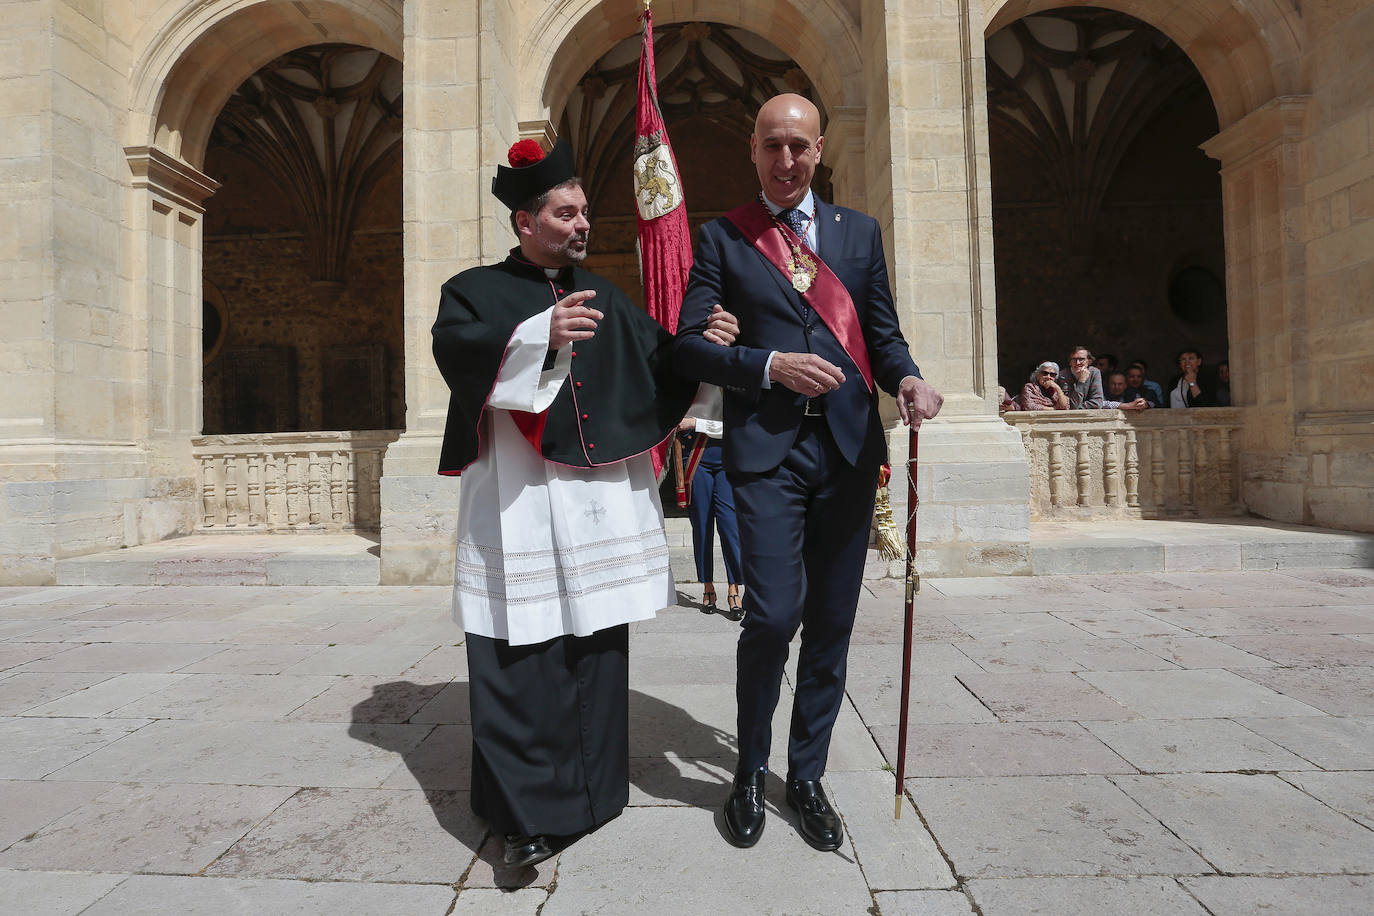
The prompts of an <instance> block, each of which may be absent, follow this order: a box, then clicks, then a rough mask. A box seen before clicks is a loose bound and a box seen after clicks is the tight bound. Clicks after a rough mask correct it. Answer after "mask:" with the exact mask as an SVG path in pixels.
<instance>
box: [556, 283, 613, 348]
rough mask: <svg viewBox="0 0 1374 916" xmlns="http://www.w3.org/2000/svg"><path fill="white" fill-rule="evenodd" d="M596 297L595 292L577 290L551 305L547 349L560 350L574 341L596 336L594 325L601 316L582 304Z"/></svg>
mask: <svg viewBox="0 0 1374 916" xmlns="http://www.w3.org/2000/svg"><path fill="white" fill-rule="evenodd" d="M595 295H596V291H595V290H590V289H584V290H578V291H577V292H575V293H573V294H572V295H569V296H564V297H563V298H562V299H559V300H558V301H557V302H555V303H554V305H553V319H552V320H551V321H550V322H549V349H550V350H559V349H562V348H563V346H564V344H569V343H572V342H573V341H574V340H590V339H591V338H592V337H594V336H595V335H596V323H597V322H598V321H600V320H601V318H602V315H601V313H600V312H598V311H597V310H596V309H594V308H590V307H588V306H587V305H585V304H584V303H585V302H586V301H587V300H588V299H591V298H592V297H594V296H595Z"/></svg>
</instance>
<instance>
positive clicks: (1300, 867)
mask: <svg viewBox="0 0 1374 916" xmlns="http://www.w3.org/2000/svg"><path fill="white" fill-rule="evenodd" d="M1109 778H1110V779H1111V780H1112V781H1113V782H1114V783H1115V784H1116V785H1118V786H1120V787H1121V789H1122V790H1123V791H1124V792H1126V793H1127V794H1128V795H1130V796H1131V798H1133V799H1135V800H1136V801H1137V802H1139V803H1140V805H1141V807H1143V808H1144V809H1145V810H1146V811H1149V812H1150V814H1151V815H1153V816H1154V817H1157V818H1158V819H1159V820H1160V821H1161V822H1162V823H1163V824H1164V825H1165V826H1166V827H1168V828H1169V829H1170V830H1171V831H1172V832H1173V833H1175V834H1177V835H1178V836H1179V837H1180V838H1181V839H1183V840H1184V841H1185V842H1187V843H1188V845H1190V846H1191V847H1193V848H1194V849H1196V850H1197V851H1198V852H1199V853H1200V854H1201V855H1202V856H1203V857H1204V858H1206V859H1207V861H1208V862H1210V863H1212V864H1213V865H1215V866H1216V867H1217V869H1219V870H1220V871H1223V872H1230V873H1241V874H1257V873H1266V872H1268V873H1280V874H1287V873H1317V872H1335V873H1340V872H1356V873H1358V872H1371V871H1374V832H1372V831H1370V830H1368V829H1367V828H1365V827H1363V826H1361V825H1359V824H1357V823H1355V822H1354V821H1353V820H1351V819H1350V818H1348V817H1346V816H1345V815H1342V814H1338V813H1337V812H1335V811H1333V810H1331V809H1330V808H1328V807H1327V806H1326V805H1323V804H1322V803H1321V802H1318V801H1316V800H1314V799H1313V798H1311V797H1309V796H1308V795H1305V794H1304V793H1303V792H1301V791H1299V790H1298V789H1296V788H1294V787H1293V786H1291V785H1289V784H1288V783H1286V782H1284V781H1283V780H1281V779H1279V778H1278V777H1277V776H1271V775H1267V774H1258V775H1253V776H1243V775H1236V774H1231V773H1190V774H1183V775H1174V776H1112V777H1109Z"/></svg>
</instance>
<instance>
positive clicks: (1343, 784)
mask: <svg viewBox="0 0 1374 916" xmlns="http://www.w3.org/2000/svg"><path fill="white" fill-rule="evenodd" d="M899 588H900V586H899V584H898V583H896V582H893V581H890V580H887V581H872V582H870V583H868V585H867V587H866V591H865V594H864V598H863V604H862V607H861V609H860V616H859V621H858V625H857V627H856V631H855V636H854V645H853V649H852V652H851V671H850V679H849V702H847V703H846V704H845V706H844V708H843V710H842V713H841V717H840V720H839V724H838V727H837V729H836V734H835V742H834V746H833V749H832V754H831V766H830V770H829V773H828V776H827V783H828V786H829V791H830V794H831V797H832V799H833V800H834V802H835V804H836V806H837V807H838V808H839V810H840V812H841V813H842V815H843V817H844V820H845V824H846V827H847V828H848V841H847V842H846V844H845V845H844V847H843V848H842V849H841V850H840V852H839V853H829V854H826V853H818V852H815V851H813V850H811V849H810V848H809V847H807V846H805V845H804V844H803V843H802V841H801V840H800V838H799V837H798V836H797V833H796V831H795V829H794V828H793V819H792V817H791V814H790V812H789V811H788V810H787V809H786V806H782V809H781V810H773V811H771V813H770V821H769V825H768V828H767V830H766V832H765V833H764V836H763V839H762V841H761V842H760V844H759V845H758V846H757V847H756V848H754V849H752V850H747V851H741V850H736V849H734V848H732V847H730V846H729V845H727V844H726V842H725V840H724V839H723V838H722V836H721V832H720V831H721V828H720V822H719V816H718V814H717V809H718V807H719V804H720V802H721V800H722V799H723V797H724V794H725V789H726V784H727V781H728V779H729V774H730V771H731V768H732V767H733V764H734V755H735V746H734V737H733V731H734V728H733V717H734V716H733V701H732V695H733V687H732V680H731V679H732V670H733V643H734V638H735V633H736V627H735V625H734V624H732V623H730V622H729V621H726V620H725V619H724V618H722V617H719V616H708V615H704V614H701V613H699V612H698V611H697V610H696V608H695V607H693V606H692V605H691V603H690V598H689V597H688V596H684V598H683V600H684V605H683V606H680V607H675V608H672V609H670V610H668V611H666V612H664V613H662V614H661V615H660V616H659V617H658V618H657V619H656V620H654V621H652V622H649V623H645V624H642V625H637V626H635V627H634V630H633V636H632V651H631V710H630V714H631V742H632V744H631V753H632V755H633V761H632V768H631V807H630V808H629V809H627V810H626V812H625V813H624V814H623V815H622V816H621V817H620V818H618V819H617V820H615V821H612V822H611V823H610V824H608V825H606V826H605V827H603V828H602V829H601V830H599V831H598V832H596V833H595V834H592V835H591V836H588V837H585V838H583V839H582V840H580V841H579V842H577V843H575V844H573V845H571V846H570V847H569V848H567V849H566V850H565V851H563V852H562V853H561V854H560V855H559V856H558V857H557V858H555V859H553V860H550V861H549V862H547V863H545V864H543V865H542V866H540V867H539V868H538V869H526V870H524V871H522V872H519V873H514V874H512V873H510V872H508V871H506V870H504V869H502V868H500V867H497V866H495V865H494V864H493V863H494V862H495V860H496V857H497V855H498V853H499V842H496V841H494V840H493V838H491V837H489V836H487V832H486V830H485V828H484V826H483V825H482V824H481V823H480V822H478V821H477V820H475V819H474V818H473V816H472V815H471V814H470V812H469V811H468V808H467V799H466V789H467V787H468V779H469V771H468V767H469V749H468V742H469V728H468V724H467V721H468V720H467V691H466V684H465V664H464V653H463V649H462V648H461V646H460V645H459V643H460V641H461V637H462V634H461V633H460V632H459V631H458V629H457V628H456V627H455V626H454V624H452V623H451V622H450V620H449V616H448V609H447V606H446V605H447V601H446V593H445V590H444V589H434V588H414V589H406V588H388V589H378V588H348V587H275V588H274V587H253V586H237V587H226V586H221V587H161V588H138V587H110V588H101V587H55V588H10V589H0V640H3V641H0V749H2V750H0V913H3V914H9V913H14V914H24V916H32V914H74V913H85V914H92V916H94V914H128V913H138V914H177V916H186V914H191V916H209V914H216V916H218V914H229V913H254V914H276V913H297V914H326V913H327V914H331V916H335V914H405V916H410V914H416V916H423V914H434V916H440V914H446V913H459V914H463V913H482V914H498V916H506V914H511V916H515V914H534V913H540V914H542V916H563V914H579V913H597V914H642V913H653V914H660V913H682V914H698V913H710V914H735V913H751V914H752V913H758V914H779V916H800V914H823V916H833V914H877V916H913V914H922V916H954V914H960V916H969V914H973V913H981V914H982V916H1004V914H1019V913H1052V914H1110V913H1129V914H1132V916H1135V914H1205V913H1211V914H1215V916H1231V914H1248V913H1256V912H1263V913H1266V914H1270V916H1273V914H1282V913H1293V914H1297V913H1303V914H1306V913H1317V912H1320V913H1323V914H1344V913H1349V914H1353V913H1361V914H1364V913H1368V912H1370V909H1371V901H1374V572H1371V571H1369V570H1355V569H1352V570H1329V569H1309V570H1304V569H1289V570H1282V571H1259V572H1229V573H1154V574H1148V575H1118V576H1092V577H1087V576H1085V577H1067V576H1065V577H1035V578H1006V579H976V580H974V579H946V580H940V581H936V582H928V583H927V584H926V588H925V590H924V591H923V593H922V595H921V597H920V599H919V606H918V610H919V617H918V623H917V644H916V650H915V656H914V666H913V667H914V670H915V680H914V689H913V691H912V708H911V715H910V739H909V740H910V749H911V751H910V758H909V763H908V771H907V775H908V779H907V782H906V787H905V788H906V794H907V801H906V802H905V813H904V815H903V817H902V818H901V819H900V820H894V819H893V817H892V808H893V788H892V777H891V775H890V773H889V772H888V765H889V762H891V761H892V760H893V749H894V746H895V741H896V734H897V722H898V712H897V710H898V698H897V693H898V691H897V683H898V682H897V676H896V672H897V670H898V664H899V659H900V654H901V647H900V641H901V635H900V634H901V630H900V625H901V624H900V622H901V603H900V594H899ZM785 722H786V710H785V709H784V710H782V711H781V712H780V715H779V717H778V720H777V722H776V724H775V736H776V740H775V745H777V746H778V747H779V748H780V747H781V745H782V739H781V736H782V734H783V733H785ZM774 766H775V767H776V768H777V769H779V770H782V769H784V761H782V760H781V759H776V760H775V761H774ZM769 788H770V795H771V801H772V802H774V803H778V802H780V801H781V798H782V791H781V790H782V786H781V783H780V781H778V780H777V779H774V780H773V781H772V784H771V785H770V787H769ZM913 803H914V807H913ZM975 908H976V909H975Z"/></svg>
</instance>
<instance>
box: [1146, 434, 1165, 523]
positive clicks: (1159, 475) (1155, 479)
mask: <svg viewBox="0 0 1374 916" xmlns="http://www.w3.org/2000/svg"><path fill="white" fill-rule="evenodd" d="M1150 439H1151V440H1152V443H1153V444H1152V447H1151V449H1150V485H1151V487H1152V489H1153V490H1154V497H1155V505H1156V506H1158V507H1160V508H1161V509H1162V508H1164V505H1165V503H1166V502H1167V501H1168V500H1167V499H1166V498H1165V493H1164V430H1162V429H1156V430H1153V431H1152V432H1151V434H1150Z"/></svg>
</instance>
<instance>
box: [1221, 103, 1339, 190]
mask: <svg viewBox="0 0 1374 916" xmlns="http://www.w3.org/2000/svg"><path fill="white" fill-rule="evenodd" d="M1311 99H1312V97H1311V96H1307V95H1286V96H1279V97H1278V98H1275V99H1272V100H1270V101H1269V102H1267V103H1265V104H1264V105H1261V106H1260V107H1259V108H1256V109H1255V110H1254V111H1252V112H1250V113H1249V114H1248V115H1246V116H1245V117H1243V118H1241V119H1240V120H1239V121H1237V122H1236V123H1234V124H1232V125H1231V126H1230V127H1228V128H1226V129H1225V130H1223V131H1222V132H1221V133H1219V134H1217V135H1216V136H1215V137H1213V138H1212V139H1210V140H1208V141H1207V142H1206V143H1203V144H1202V151H1203V152H1204V153H1206V154H1207V155H1208V156H1210V157H1212V158H1213V159H1216V160H1217V161H1218V162H1220V163H1221V170H1222V172H1223V173H1225V172H1228V171H1231V170H1232V169H1237V168H1242V167H1244V166H1246V165H1248V164H1249V163H1251V162H1253V161H1254V160H1255V159H1258V158H1259V157H1261V156H1263V155H1265V154H1266V153H1268V152H1269V151H1270V150H1272V149H1273V148H1274V147H1275V146H1278V145H1279V144H1282V143H1296V142H1297V141H1299V140H1301V139H1303V137H1304V136H1305V135H1306V133H1307V108H1308V103H1309V102H1310V101H1311Z"/></svg>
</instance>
